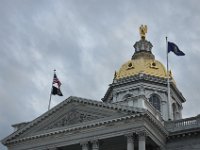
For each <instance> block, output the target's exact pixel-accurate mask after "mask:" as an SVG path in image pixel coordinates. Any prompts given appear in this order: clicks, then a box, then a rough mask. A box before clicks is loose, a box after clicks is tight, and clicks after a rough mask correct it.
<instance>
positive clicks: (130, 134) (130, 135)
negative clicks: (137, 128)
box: [124, 133, 133, 138]
mask: <svg viewBox="0 0 200 150" xmlns="http://www.w3.org/2000/svg"><path fill="white" fill-rule="evenodd" d="M124 136H125V137H127V138H128V137H133V133H127V134H124Z"/></svg>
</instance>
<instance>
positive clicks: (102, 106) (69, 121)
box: [3, 97, 143, 143]
mask: <svg viewBox="0 0 200 150" xmlns="http://www.w3.org/2000/svg"><path fill="white" fill-rule="evenodd" d="M140 112H143V109H139V108H133V107H128V106H122V105H117V104H110V103H104V102H101V101H95V100H89V99H83V98H78V97H69V98H68V99H66V100H65V101H63V102H62V103H60V104H58V105H57V106H55V107H54V108H52V109H51V110H49V111H48V112H46V113H44V114H43V115H41V116H40V117H38V118H36V119H35V120H33V121H31V122H29V123H27V124H26V125H25V126H24V127H23V128H21V129H19V130H18V131H16V132H14V133H13V134H11V135H10V136H8V137H7V138H5V139H4V140H3V143H6V142H7V141H10V140H16V139H21V138H26V137H31V136H35V135H39V134H40V135H41V134H44V133H46V132H51V131H56V130H62V129H65V130H66V129H69V128H72V127H77V126H78V127H81V126H85V125H87V124H90V123H91V122H92V123H95V122H99V121H105V120H109V119H113V118H117V117H123V116H127V115H129V114H137V113H140Z"/></svg>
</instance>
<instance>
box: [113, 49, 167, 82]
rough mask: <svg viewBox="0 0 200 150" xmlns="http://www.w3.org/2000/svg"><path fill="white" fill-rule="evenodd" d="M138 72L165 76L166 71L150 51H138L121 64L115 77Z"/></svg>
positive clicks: (118, 77)
mask: <svg viewBox="0 0 200 150" xmlns="http://www.w3.org/2000/svg"><path fill="white" fill-rule="evenodd" d="M139 73H143V74H147V75H152V76H156V77H162V78H167V71H166V69H165V67H164V65H163V64H162V63H161V62H159V61H158V60H155V58H154V56H153V54H152V53H150V52H145V51H144V52H141V51H140V52H139V53H135V54H134V55H133V58H132V60H129V61H128V62H126V63H125V64H123V65H122V66H121V68H120V69H119V71H118V72H116V74H115V79H121V78H125V77H129V76H133V75H137V74H139Z"/></svg>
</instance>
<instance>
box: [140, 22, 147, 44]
mask: <svg viewBox="0 0 200 150" xmlns="http://www.w3.org/2000/svg"><path fill="white" fill-rule="evenodd" d="M139 30H140V36H141V39H144V40H145V34H146V33H147V25H141V26H140V28H139Z"/></svg>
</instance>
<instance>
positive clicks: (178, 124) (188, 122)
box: [165, 115, 200, 132]
mask: <svg viewBox="0 0 200 150" xmlns="http://www.w3.org/2000/svg"><path fill="white" fill-rule="evenodd" d="M165 127H166V129H167V130H168V131H170V132H175V131H181V130H185V129H192V128H200V115H197V116H196V117H191V118H186V119H180V120H175V121H166V122H165Z"/></svg>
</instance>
